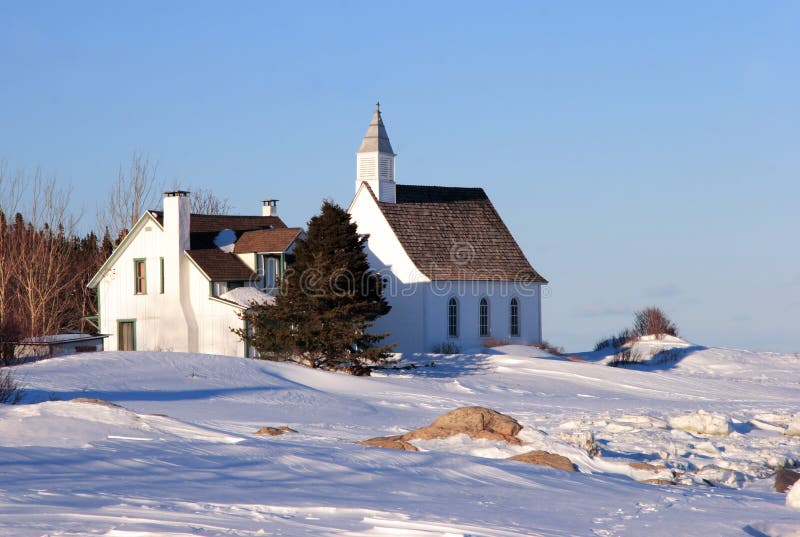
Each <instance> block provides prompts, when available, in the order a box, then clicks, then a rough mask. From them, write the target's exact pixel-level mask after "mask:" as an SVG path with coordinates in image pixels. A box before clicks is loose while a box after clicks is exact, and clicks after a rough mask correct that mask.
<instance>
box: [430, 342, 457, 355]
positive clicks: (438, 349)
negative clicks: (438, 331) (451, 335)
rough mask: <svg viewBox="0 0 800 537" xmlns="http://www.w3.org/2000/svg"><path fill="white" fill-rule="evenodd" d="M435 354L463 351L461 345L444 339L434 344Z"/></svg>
mask: <svg viewBox="0 0 800 537" xmlns="http://www.w3.org/2000/svg"><path fill="white" fill-rule="evenodd" d="M433 352H434V354H458V353H460V352H461V347H459V346H458V345H457V344H456V343H453V342H452V341H443V342H442V343H437V344H436V345H434V346H433Z"/></svg>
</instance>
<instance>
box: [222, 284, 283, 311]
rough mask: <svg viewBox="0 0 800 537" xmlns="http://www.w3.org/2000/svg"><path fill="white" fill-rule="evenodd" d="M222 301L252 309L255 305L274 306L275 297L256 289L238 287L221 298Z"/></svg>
mask: <svg viewBox="0 0 800 537" xmlns="http://www.w3.org/2000/svg"><path fill="white" fill-rule="evenodd" d="M219 298H221V299H222V300H227V301H228V302H233V303H235V304H239V305H240V306H244V307H250V306H252V305H254V304H258V305H261V304H270V305H272V304H274V303H275V297H274V296H270V295H268V294H267V293H265V292H263V291H259V290H258V289H256V288H255V287H237V288H236V289H231V290H230V291H228V292H227V293H225V294H222V295H220V296H219Z"/></svg>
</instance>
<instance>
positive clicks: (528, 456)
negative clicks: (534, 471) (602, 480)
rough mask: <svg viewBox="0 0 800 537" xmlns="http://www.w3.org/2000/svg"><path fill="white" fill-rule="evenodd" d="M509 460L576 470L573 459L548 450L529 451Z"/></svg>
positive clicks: (569, 470)
mask: <svg viewBox="0 0 800 537" xmlns="http://www.w3.org/2000/svg"><path fill="white" fill-rule="evenodd" d="M509 460H512V461H520V462H527V463H528V464H536V465H538V466H549V467H550V468H556V469H558V470H566V471H567V472H574V471H575V465H574V464H573V463H572V461H571V460H569V459H568V458H566V457H564V456H563V455H557V454H555V453H550V452H548V451H539V450H535V451H529V452H527V453H522V454H521V455H514V456H513V457H509Z"/></svg>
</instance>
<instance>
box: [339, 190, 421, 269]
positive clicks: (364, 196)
mask: <svg viewBox="0 0 800 537" xmlns="http://www.w3.org/2000/svg"><path fill="white" fill-rule="evenodd" d="M347 212H348V213H349V214H350V215H351V217H352V219H353V221H354V222H355V223H356V224H357V225H358V232H359V233H360V234H363V235H369V238H368V246H369V247H368V253H369V256H370V257H371V259H370V265H371V266H372V268H373V269H375V270H376V271H378V272H381V273H385V272H386V270H384V269H388V270H389V271H391V273H392V274H393V276H394V277H395V278H397V279H398V280H399V281H400V282H402V283H416V282H427V281H429V280H428V278H427V277H426V276H425V274H423V273H422V272H421V271H420V270H419V269H418V267H417V266H416V265H415V264H414V262H413V261H412V259H411V258H410V257H409V255H408V253H407V252H406V250H405V248H404V247H403V244H402V243H401V242H400V240H399V239H398V238H397V235H395V233H394V230H393V229H392V227H391V226H390V225H389V222H387V221H386V218H385V217H384V215H383V213H382V212H381V210H380V207H379V202H378V200H377V198H376V197H375V194H374V193H373V192H372V189H371V187H370V186H369V185H368V184H367V183H361V186H360V187H359V189H358V191H357V192H356V195H355V197H354V198H353V201H352V203H351V204H350V207H349V208H348V209H347Z"/></svg>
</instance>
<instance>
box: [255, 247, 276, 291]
mask: <svg viewBox="0 0 800 537" xmlns="http://www.w3.org/2000/svg"><path fill="white" fill-rule="evenodd" d="M258 269H259V273H260V274H261V282H262V284H263V286H264V289H275V288H276V287H278V280H279V279H280V277H281V258H280V257H279V256H275V255H263V254H262V255H260V256H259V267H258Z"/></svg>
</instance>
